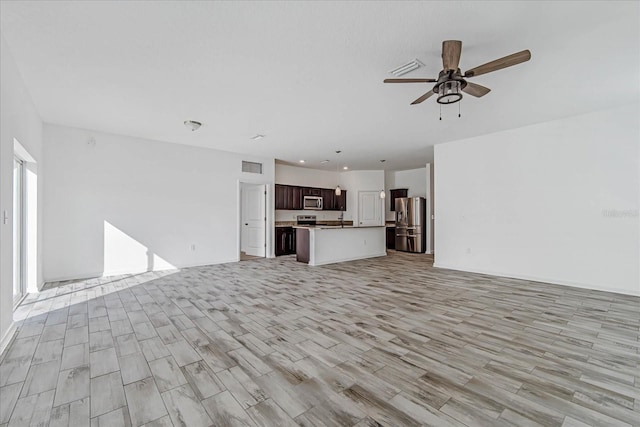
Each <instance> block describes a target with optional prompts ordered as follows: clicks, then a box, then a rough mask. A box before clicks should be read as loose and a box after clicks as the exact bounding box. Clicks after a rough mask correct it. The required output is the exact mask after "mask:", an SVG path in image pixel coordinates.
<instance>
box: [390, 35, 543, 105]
mask: <svg viewBox="0 0 640 427" xmlns="http://www.w3.org/2000/svg"><path fill="white" fill-rule="evenodd" d="M461 52H462V42H461V41H459V40H445V41H443V42H442V66H443V69H442V71H440V73H439V74H438V78H437V79H385V81H384V82H385V83H435V85H434V86H433V89H431V90H430V91H429V92H427V93H425V94H424V95H422V96H421V97H420V98H418V99H416V100H415V101H413V102H412V103H411V105H415V104H420V103H421V102H422V101H424V100H425V99H427V98H429V97H430V96H432V95H436V94H437V95H438V98H437V102H438V103H439V104H454V103H456V102H458V101H460V100H461V99H462V93H460V91H462V92H464V93H467V94H469V95H472V96H475V97H477V98H480V97H481V96H484V95H486V94H487V93H489V92H490V91H491V89H489V88H488V87H484V86H481V85H479V84H475V83H471V82H468V81H466V80H465V79H467V78H469V77H476V76H479V75H481V74H486V73H491V72H492V71H497V70H501V69H503V68H507V67H511V66H513V65H517V64H520V63H522V62H526V61H528V60H529V59H531V52H529V50H523V51H521V52H517V53H514V54H511V55H508V56H505V57H504V58H500V59H496V60H495V61H491V62H487V63H486V64H483V65H480V66H478V67H475V68H472V69H470V70H467V71H466V72H465V73H464V74H463V73H462V72H461V71H460V68H458V64H459V62H460V53H461Z"/></svg>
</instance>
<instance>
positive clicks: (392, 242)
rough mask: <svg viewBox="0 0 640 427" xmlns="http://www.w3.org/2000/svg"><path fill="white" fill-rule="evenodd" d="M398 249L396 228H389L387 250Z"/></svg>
mask: <svg viewBox="0 0 640 427" xmlns="http://www.w3.org/2000/svg"><path fill="white" fill-rule="evenodd" d="M395 248H396V228H395V227H387V249H395Z"/></svg>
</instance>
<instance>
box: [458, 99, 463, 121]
mask: <svg viewBox="0 0 640 427" xmlns="http://www.w3.org/2000/svg"><path fill="white" fill-rule="evenodd" d="M460 104H462V102H458V118H460V117H461V116H460Z"/></svg>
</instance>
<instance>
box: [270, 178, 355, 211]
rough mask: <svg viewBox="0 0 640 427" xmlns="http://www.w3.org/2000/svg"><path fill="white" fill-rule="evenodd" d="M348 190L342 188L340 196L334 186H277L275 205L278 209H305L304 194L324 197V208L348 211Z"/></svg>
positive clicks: (326, 209)
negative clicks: (336, 193)
mask: <svg viewBox="0 0 640 427" xmlns="http://www.w3.org/2000/svg"><path fill="white" fill-rule="evenodd" d="M346 194H347V192H346V191H345V190H342V194H341V195H340V196H336V195H335V190H334V189H333V188H331V189H330V188H313V187H297V186H294V185H281V184H276V186H275V206H276V209H278V210H293V211H297V210H302V209H304V196H320V197H322V199H323V200H322V203H323V205H322V206H323V210H325V211H346V210H347V196H346Z"/></svg>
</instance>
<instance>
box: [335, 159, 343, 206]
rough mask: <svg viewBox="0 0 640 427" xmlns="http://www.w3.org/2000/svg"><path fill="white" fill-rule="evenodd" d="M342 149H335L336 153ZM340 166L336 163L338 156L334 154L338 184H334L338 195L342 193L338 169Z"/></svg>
mask: <svg viewBox="0 0 640 427" xmlns="http://www.w3.org/2000/svg"><path fill="white" fill-rule="evenodd" d="M341 152H342V151H340V150H337V151H336V154H340V153H341ZM339 167H340V165H338V156H336V174H337V175H338V185H336V196H339V195H341V194H342V189H341V188H340V171H339V170H338V168H339Z"/></svg>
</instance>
